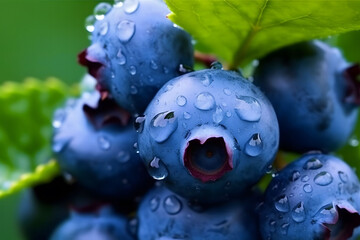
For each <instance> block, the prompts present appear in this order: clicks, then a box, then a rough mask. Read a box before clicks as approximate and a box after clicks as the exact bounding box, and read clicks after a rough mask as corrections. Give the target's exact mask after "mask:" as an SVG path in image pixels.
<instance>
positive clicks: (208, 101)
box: [195, 92, 215, 111]
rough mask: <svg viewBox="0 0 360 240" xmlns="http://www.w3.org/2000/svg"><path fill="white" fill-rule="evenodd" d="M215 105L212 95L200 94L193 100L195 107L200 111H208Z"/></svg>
mask: <svg viewBox="0 0 360 240" xmlns="http://www.w3.org/2000/svg"><path fill="white" fill-rule="evenodd" d="M214 105H215V99H214V97H213V95H211V94H210V93H208V92H203V93H200V94H199V95H198V96H197V97H196V100H195V107H196V108H198V109H200V110H205V111H206V110H210V109H212V108H213V107H214Z"/></svg>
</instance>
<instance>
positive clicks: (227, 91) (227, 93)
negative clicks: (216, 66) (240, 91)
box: [223, 88, 231, 96]
mask: <svg viewBox="0 0 360 240" xmlns="http://www.w3.org/2000/svg"><path fill="white" fill-rule="evenodd" d="M223 91H224V94H225V95H226V96H230V95H231V90H230V89H228V88H224V90H223Z"/></svg>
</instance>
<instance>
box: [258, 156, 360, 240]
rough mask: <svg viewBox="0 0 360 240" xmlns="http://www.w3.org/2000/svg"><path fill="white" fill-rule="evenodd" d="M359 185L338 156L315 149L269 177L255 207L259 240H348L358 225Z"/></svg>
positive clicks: (352, 172)
mask: <svg viewBox="0 0 360 240" xmlns="http://www.w3.org/2000/svg"><path fill="white" fill-rule="evenodd" d="M359 211H360V183H359V180H358V178H357V176H356V175H355V173H354V171H353V170H352V169H351V168H350V167H349V166H348V165H347V164H346V163H345V162H344V161H342V160H341V159H339V158H336V157H334V156H331V155H324V154H318V153H311V154H306V155H304V156H302V157H301V158H299V159H298V160H296V161H294V162H292V163H290V164H289V165H288V166H286V167H285V168H284V169H283V170H281V171H280V172H279V174H278V175H277V176H276V177H274V178H273V179H272V181H271V182H270V184H269V186H268V187H267V189H266V192H265V200H264V204H263V205H262V206H261V207H260V209H259V216H260V230H261V233H262V236H263V239H276V240H278V239H287V240H291V239H348V238H349V237H351V236H352V234H353V230H354V228H356V227H358V226H360V215H359Z"/></svg>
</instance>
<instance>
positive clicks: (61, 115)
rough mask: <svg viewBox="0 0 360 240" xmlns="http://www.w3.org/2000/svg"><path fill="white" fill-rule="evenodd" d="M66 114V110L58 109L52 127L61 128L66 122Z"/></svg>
mask: <svg viewBox="0 0 360 240" xmlns="http://www.w3.org/2000/svg"><path fill="white" fill-rule="evenodd" d="M65 117H66V112H65V110H64V109H58V110H56V111H55V113H54V118H53V121H52V126H53V127H54V128H60V127H61V126H62V124H63V122H64V120H65Z"/></svg>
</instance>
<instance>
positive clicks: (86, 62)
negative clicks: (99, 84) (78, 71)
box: [78, 49, 104, 79]
mask: <svg viewBox="0 0 360 240" xmlns="http://www.w3.org/2000/svg"><path fill="white" fill-rule="evenodd" d="M78 62H79V64H80V65H82V66H85V67H87V69H88V72H89V74H90V75H91V76H93V77H94V78H96V79H98V77H99V70H100V69H101V68H102V67H103V66H104V64H102V63H101V62H99V61H97V60H95V59H92V58H91V57H90V56H89V55H88V51H87V49H85V50H83V51H82V52H80V53H79V54H78Z"/></svg>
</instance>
